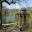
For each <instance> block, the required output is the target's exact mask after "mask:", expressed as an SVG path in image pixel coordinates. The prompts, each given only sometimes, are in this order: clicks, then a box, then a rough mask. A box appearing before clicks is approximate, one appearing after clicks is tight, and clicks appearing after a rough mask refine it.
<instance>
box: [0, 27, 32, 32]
mask: <svg viewBox="0 0 32 32" xmlns="http://www.w3.org/2000/svg"><path fill="white" fill-rule="evenodd" d="M0 32H20V30H19V29H18V28H16V29H15V28H13V27H7V28H4V29H2V30H0ZM22 32H32V29H30V30H27V31H22Z"/></svg>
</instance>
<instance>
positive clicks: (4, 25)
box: [2, 23, 16, 27]
mask: <svg viewBox="0 0 32 32" xmlns="http://www.w3.org/2000/svg"><path fill="white" fill-rule="evenodd" d="M2 26H3V27H9V26H10V27H15V26H16V24H15V23H9V24H2Z"/></svg>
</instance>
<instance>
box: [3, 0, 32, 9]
mask: <svg viewBox="0 0 32 32" xmlns="http://www.w3.org/2000/svg"><path fill="white" fill-rule="evenodd" d="M7 1H8V2H11V1H12V0H7ZM25 1H26V2H25ZM25 1H23V0H20V1H16V3H15V4H13V3H12V4H10V5H9V4H7V3H6V2H3V3H2V6H4V7H5V8H7V9H20V8H22V7H28V6H30V7H32V0H25ZM19 3H20V4H19Z"/></svg>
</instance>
